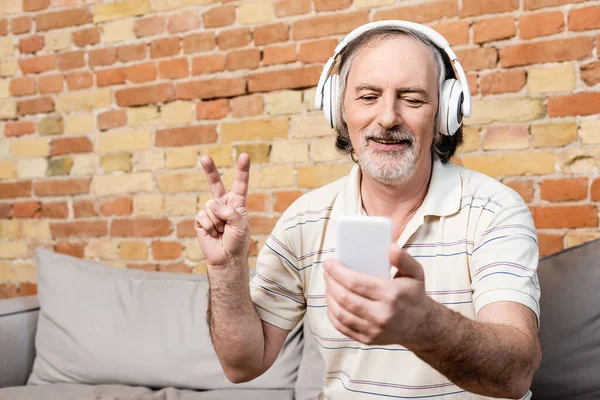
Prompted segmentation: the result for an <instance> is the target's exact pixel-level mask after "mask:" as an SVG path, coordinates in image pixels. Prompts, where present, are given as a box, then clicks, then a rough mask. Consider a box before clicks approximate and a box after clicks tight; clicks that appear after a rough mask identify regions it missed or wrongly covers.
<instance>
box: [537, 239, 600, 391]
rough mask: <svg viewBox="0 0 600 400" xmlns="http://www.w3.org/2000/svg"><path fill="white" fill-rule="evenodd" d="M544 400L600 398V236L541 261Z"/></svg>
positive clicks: (540, 376)
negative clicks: (599, 238) (597, 238)
mask: <svg viewBox="0 0 600 400" xmlns="http://www.w3.org/2000/svg"><path fill="white" fill-rule="evenodd" d="M538 275H539V279H540V286H541V291H542V294H541V299H540V309H541V316H540V321H541V325H540V341H541V343H542V364H541V366H540V368H539V370H538V371H537V373H536V374H535V376H534V379H533V385H532V387H531V391H532V392H533V398H534V399H536V400H539V399H592V398H594V399H598V398H600V240H595V241H593V242H589V243H586V244H583V245H581V246H578V247H574V248H570V249H567V250H564V251H562V252H559V253H557V254H554V255H551V256H549V257H546V258H543V259H542V260H540V264H539V268H538Z"/></svg>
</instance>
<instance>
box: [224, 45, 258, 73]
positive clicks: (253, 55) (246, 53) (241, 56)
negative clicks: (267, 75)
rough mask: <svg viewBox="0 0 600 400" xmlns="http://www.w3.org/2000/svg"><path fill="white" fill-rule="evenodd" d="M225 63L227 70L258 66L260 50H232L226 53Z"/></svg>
mask: <svg viewBox="0 0 600 400" xmlns="http://www.w3.org/2000/svg"><path fill="white" fill-rule="evenodd" d="M225 63H226V66H227V69H228V70H229V71H235V70H238V69H255V68H258V66H259V65H260V50H258V49H247V50H237V51H232V52H230V53H227V58H226V59H225Z"/></svg>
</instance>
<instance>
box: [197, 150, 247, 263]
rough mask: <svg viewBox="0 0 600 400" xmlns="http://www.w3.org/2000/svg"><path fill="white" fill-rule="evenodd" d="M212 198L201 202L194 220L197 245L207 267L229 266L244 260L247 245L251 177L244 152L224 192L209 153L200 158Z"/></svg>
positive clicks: (245, 259) (245, 260)
mask: <svg viewBox="0 0 600 400" xmlns="http://www.w3.org/2000/svg"><path fill="white" fill-rule="evenodd" d="M200 162H201V164H202V168H203V169H204V173H205V174H206V178H207V180H208V184H209V186H210V191H211V192H212V194H213V197H214V198H213V199H210V200H208V201H207V202H206V203H205V204H204V210H201V211H200V212H199V213H198V214H197V215H196V219H195V221H194V227H195V228H196V234H197V236H198V240H199V241H200V247H201V248H202V251H203V252H204V255H205V256H206V264H207V266H209V267H221V268H222V267H228V266H233V265H236V264H237V263H239V262H247V259H248V246H249V244H250V222H249V218H248V212H247V211H246V195H247V194H248V180H249V177H250V157H249V156H248V155H247V154H245V153H243V154H241V155H240V157H239V159H238V162H237V173H236V176H235V182H234V183H233V186H232V187H231V191H230V192H229V193H227V192H226V191H225V186H224V185H223V182H222V181H221V177H220V176H219V171H218V170H217V167H216V166H215V163H214V162H213V160H212V158H210V156H204V157H202V159H201V160H200Z"/></svg>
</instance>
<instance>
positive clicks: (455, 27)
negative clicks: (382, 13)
mask: <svg viewBox="0 0 600 400" xmlns="http://www.w3.org/2000/svg"><path fill="white" fill-rule="evenodd" d="M354 5H355V6H356V2H355V3H354ZM430 27H431V28H433V29H435V30H436V31H437V32H439V33H440V34H441V35H442V36H443V37H444V38H446V40H447V41H448V43H450V46H456V45H459V44H467V43H469V22H467V21H458V22H444V23H436V24H433V25H430Z"/></svg>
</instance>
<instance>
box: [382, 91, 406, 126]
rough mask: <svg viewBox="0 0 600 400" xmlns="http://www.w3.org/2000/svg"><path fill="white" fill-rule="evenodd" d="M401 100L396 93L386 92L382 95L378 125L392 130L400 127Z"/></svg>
mask: <svg viewBox="0 0 600 400" xmlns="http://www.w3.org/2000/svg"><path fill="white" fill-rule="evenodd" d="M398 101H399V99H398V98H397V96H396V93H391V92H386V93H384V94H383V95H382V97H381V101H380V103H379V104H380V109H379V114H378V118H377V119H378V120H377V123H378V124H379V126H381V127H382V128H383V129H391V128H393V127H395V126H397V125H400V123H401V119H400V111H399V109H398Z"/></svg>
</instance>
